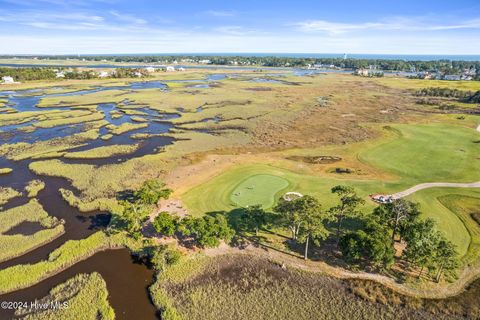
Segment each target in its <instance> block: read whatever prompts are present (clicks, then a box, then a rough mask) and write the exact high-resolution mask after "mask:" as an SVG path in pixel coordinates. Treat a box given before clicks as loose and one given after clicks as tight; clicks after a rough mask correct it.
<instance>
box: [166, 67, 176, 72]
mask: <svg viewBox="0 0 480 320" xmlns="http://www.w3.org/2000/svg"><path fill="white" fill-rule="evenodd" d="M166 71H167V72H172V71H175V67H173V66H167V68H166Z"/></svg>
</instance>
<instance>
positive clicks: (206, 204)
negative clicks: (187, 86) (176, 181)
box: [182, 124, 480, 261]
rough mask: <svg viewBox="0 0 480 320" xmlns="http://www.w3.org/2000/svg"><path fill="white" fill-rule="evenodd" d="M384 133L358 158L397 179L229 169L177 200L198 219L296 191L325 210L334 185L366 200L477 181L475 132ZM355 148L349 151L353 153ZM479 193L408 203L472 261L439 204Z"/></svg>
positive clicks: (457, 225) (439, 191)
mask: <svg viewBox="0 0 480 320" xmlns="http://www.w3.org/2000/svg"><path fill="white" fill-rule="evenodd" d="M386 133H387V135H386V137H385V138H384V139H381V140H379V141H375V142H372V146H371V147H369V148H368V149H362V151H361V152H360V154H358V158H359V159H360V161H362V162H364V163H367V164H369V165H372V166H374V167H376V168H381V169H383V170H385V171H386V172H389V173H393V174H395V175H397V176H398V177H399V179H398V180H396V181H379V180H359V177H352V178H350V179H349V178H348V177H340V176H338V178H336V177H335V176H331V175H328V176H314V175H308V174H300V173H296V172H293V171H290V170H286V169H284V168H281V167H277V166H272V165H263V164H254V165H245V166H238V167H235V168H233V169H230V170H228V171H227V172H224V173H222V174H220V175H219V176H217V177H215V178H214V179H212V180H210V181H208V182H207V183H205V184H202V185H199V186H197V187H195V188H193V189H191V190H189V191H188V192H186V193H185V194H183V195H182V200H183V202H184V203H185V204H186V206H187V207H188V209H189V211H190V212H191V213H192V214H194V215H202V214H204V213H205V212H210V211H216V210H231V209H233V208H235V207H238V206H246V205H252V204H257V203H258V204H262V205H264V206H266V207H267V208H268V207H271V206H272V205H273V204H274V202H273V201H275V200H276V198H278V196H279V195H278V193H279V191H282V192H287V191H297V192H300V193H303V194H310V195H313V196H316V197H318V198H319V199H321V202H322V204H323V206H324V207H325V208H329V207H331V206H333V205H334V204H336V201H337V199H336V198H335V197H334V196H333V195H332V194H331V192H330V189H331V188H332V187H333V186H335V185H338V184H347V185H351V186H353V187H355V188H356V189H357V191H358V193H359V195H360V196H362V197H363V198H364V199H368V195H369V194H372V193H377V192H378V193H394V192H398V191H401V190H404V189H407V188H409V187H411V186H414V185H416V184H419V183H423V182H473V181H479V180H480V167H479V160H478V159H477V157H478V154H479V150H478V148H479V147H480V146H479V144H478V143H474V141H476V140H478V138H479V135H478V132H475V130H473V129H469V128H466V127H461V126H454V125H449V124H430V125H404V124H402V125H392V126H391V128H390V129H388V130H386ZM347 148H348V147H347ZM354 149H355V148H354V147H352V152H353V150H354ZM345 178H346V179H345ZM287 181H288V184H287ZM250 187H253V188H252V189H249V188H250ZM287 187H288V188H287ZM479 193H480V192H479V191H478V190H475V189H461V188H432V189H425V190H421V191H419V192H416V193H415V194H413V195H411V196H409V197H408V198H409V199H411V200H413V201H416V202H419V203H420V205H421V211H422V212H423V214H424V217H431V218H433V219H435V220H436V221H437V223H438V227H439V229H440V230H441V231H442V232H443V233H444V234H445V236H446V237H447V238H448V239H450V240H451V241H452V242H453V243H455V244H456V246H457V249H458V252H459V254H460V255H461V256H464V257H467V256H470V257H469V258H468V259H467V260H470V261H471V258H472V256H475V257H476V256H477V254H476V253H474V252H472V247H471V246H470V244H471V242H472V238H474V237H476V236H475V235H472V234H471V232H469V230H467V229H469V228H468V226H467V227H466V225H465V221H464V219H463V218H462V217H460V216H459V213H458V212H456V211H457V210H452V208H451V207H449V206H445V205H444V204H443V203H442V202H441V201H439V199H440V198H443V197H445V196H448V195H449V194H457V195H462V196H470V197H479V195H478V194H479ZM201 196H202V197H205V196H207V197H208V201H198V199H199V197H201ZM373 207H374V203H372V202H371V201H367V204H366V205H365V206H364V207H363V209H362V210H363V211H364V212H368V211H370V210H371V209H372V208H373ZM473 241H475V240H473ZM464 261H465V260H464Z"/></svg>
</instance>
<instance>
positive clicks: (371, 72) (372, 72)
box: [355, 68, 383, 77]
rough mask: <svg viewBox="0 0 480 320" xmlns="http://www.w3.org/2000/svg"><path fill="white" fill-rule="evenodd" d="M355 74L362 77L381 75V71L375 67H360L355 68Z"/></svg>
mask: <svg viewBox="0 0 480 320" xmlns="http://www.w3.org/2000/svg"><path fill="white" fill-rule="evenodd" d="M355 74H356V75H358V76H362V77H382V76H383V71H381V70H376V69H365V68H360V69H357V70H355Z"/></svg>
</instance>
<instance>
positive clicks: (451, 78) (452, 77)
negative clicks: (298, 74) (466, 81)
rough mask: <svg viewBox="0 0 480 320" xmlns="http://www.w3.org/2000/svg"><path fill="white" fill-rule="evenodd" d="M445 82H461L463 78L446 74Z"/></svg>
mask: <svg viewBox="0 0 480 320" xmlns="http://www.w3.org/2000/svg"><path fill="white" fill-rule="evenodd" d="M443 80H449V81H459V80H461V77H460V76H459V75H456V74H446V75H444V76H443Z"/></svg>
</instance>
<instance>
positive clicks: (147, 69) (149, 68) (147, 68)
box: [145, 67, 155, 72]
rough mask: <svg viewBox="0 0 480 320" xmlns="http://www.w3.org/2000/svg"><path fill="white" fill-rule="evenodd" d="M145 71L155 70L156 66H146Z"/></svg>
mask: <svg viewBox="0 0 480 320" xmlns="http://www.w3.org/2000/svg"><path fill="white" fill-rule="evenodd" d="M145 71H147V72H155V68H154V67H146V68H145Z"/></svg>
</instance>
